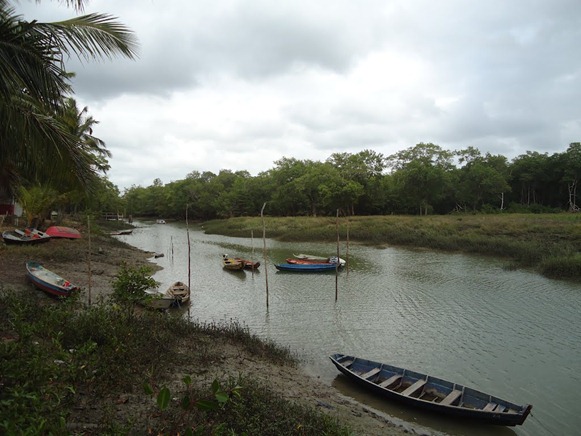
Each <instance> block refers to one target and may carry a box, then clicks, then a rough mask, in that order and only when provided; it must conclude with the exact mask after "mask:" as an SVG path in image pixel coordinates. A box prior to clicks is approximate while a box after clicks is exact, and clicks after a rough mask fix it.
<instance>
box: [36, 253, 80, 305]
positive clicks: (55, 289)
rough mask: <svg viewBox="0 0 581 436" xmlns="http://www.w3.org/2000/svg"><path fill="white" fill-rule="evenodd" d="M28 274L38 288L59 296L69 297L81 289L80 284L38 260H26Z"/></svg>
mask: <svg viewBox="0 0 581 436" xmlns="http://www.w3.org/2000/svg"><path fill="white" fill-rule="evenodd" d="M26 275H27V277H28V278H29V280H30V281H31V282H32V283H33V284H34V286H36V287H37V288H38V289H40V290H42V291H44V292H46V293H48V294H51V295H55V296H57V297H68V296H70V295H71V294H72V293H73V292H74V291H76V290H78V289H79V287H78V286H75V285H73V284H72V283H71V282H69V281H68V280H66V279H64V278H62V277H61V276H59V275H58V274H56V273H54V272H52V271H49V270H48V269H46V268H45V267H43V266H42V265H41V264H40V263H38V262H34V261H29V262H26Z"/></svg>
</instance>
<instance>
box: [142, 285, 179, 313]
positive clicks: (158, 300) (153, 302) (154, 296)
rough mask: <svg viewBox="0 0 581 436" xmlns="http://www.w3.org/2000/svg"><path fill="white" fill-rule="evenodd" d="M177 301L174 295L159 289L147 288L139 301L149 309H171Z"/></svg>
mask: <svg viewBox="0 0 581 436" xmlns="http://www.w3.org/2000/svg"><path fill="white" fill-rule="evenodd" d="M175 301H176V300H175V298H174V297H170V296H169V295H166V294H162V293H161V292H159V291H158V290H157V289H147V290H146V291H145V296H144V297H143V298H142V299H141V300H139V303H140V304H141V305H142V306H145V307H146V308H148V309H156V310H165V309H169V308H170V307H171V306H172V305H173V304H174V303H175Z"/></svg>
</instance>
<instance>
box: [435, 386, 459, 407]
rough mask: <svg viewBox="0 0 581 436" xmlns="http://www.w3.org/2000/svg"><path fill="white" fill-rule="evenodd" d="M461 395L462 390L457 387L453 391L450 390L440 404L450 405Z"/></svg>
mask: <svg viewBox="0 0 581 436" xmlns="http://www.w3.org/2000/svg"><path fill="white" fill-rule="evenodd" d="M461 395H462V391H459V390H458V389H455V390H453V391H452V392H450V393H449V394H448V395H446V398H444V399H443V400H442V401H441V402H440V404H444V405H446V406H450V405H451V404H452V403H453V402H454V401H456V400H457V399H458V398H460V396H461Z"/></svg>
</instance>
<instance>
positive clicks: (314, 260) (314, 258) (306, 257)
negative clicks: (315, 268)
mask: <svg viewBox="0 0 581 436" xmlns="http://www.w3.org/2000/svg"><path fill="white" fill-rule="evenodd" d="M293 256H294V257H295V259H296V260H297V261H298V260H302V261H304V262H305V263H308V262H311V263H319V262H330V263H333V262H334V263H337V259H339V265H341V266H345V263H346V261H345V259H342V258H340V257H339V258H337V256H330V257H322V256H314V255H312V254H302V253H301V254H293ZM287 262H288V259H287ZM289 263H290V262H289Z"/></svg>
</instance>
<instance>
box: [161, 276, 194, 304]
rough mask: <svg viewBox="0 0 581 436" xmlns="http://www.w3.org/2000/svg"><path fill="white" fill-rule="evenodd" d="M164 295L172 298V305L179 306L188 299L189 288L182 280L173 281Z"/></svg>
mask: <svg viewBox="0 0 581 436" xmlns="http://www.w3.org/2000/svg"><path fill="white" fill-rule="evenodd" d="M165 295H166V296H168V297H171V298H173V299H174V302H173V305H174V306H181V305H183V304H186V303H188V302H189V301H190V288H189V286H188V285H186V284H185V283H183V282H175V283H173V284H172V285H171V286H170V287H169V288H168V289H167V291H166V292H165Z"/></svg>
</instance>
